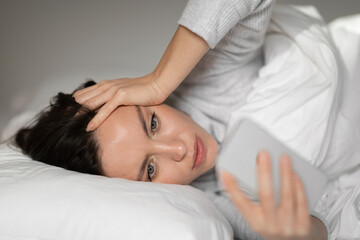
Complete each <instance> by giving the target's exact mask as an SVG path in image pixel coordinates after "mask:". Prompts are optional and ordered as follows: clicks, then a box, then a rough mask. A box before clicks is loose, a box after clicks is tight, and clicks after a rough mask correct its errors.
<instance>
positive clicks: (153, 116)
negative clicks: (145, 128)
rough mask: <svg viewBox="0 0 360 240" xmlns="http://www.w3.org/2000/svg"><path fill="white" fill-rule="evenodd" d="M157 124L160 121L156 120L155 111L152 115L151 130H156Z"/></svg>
mask: <svg viewBox="0 0 360 240" xmlns="http://www.w3.org/2000/svg"><path fill="white" fill-rule="evenodd" d="M157 126H158V122H157V120H156V115H155V113H153V115H152V116H151V126H150V129H151V132H153V131H155V130H156V128H157Z"/></svg>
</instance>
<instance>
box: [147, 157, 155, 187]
mask: <svg viewBox="0 0 360 240" xmlns="http://www.w3.org/2000/svg"><path fill="white" fill-rule="evenodd" d="M155 173H156V168H155V165H154V163H153V162H152V161H151V162H150V163H149V165H148V167H147V175H148V179H149V181H150V182H151V180H152V178H153V177H154V176H155Z"/></svg>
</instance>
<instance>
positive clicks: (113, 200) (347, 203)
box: [0, 7, 360, 240]
mask: <svg viewBox="0 0 360 240" xmlns="http://www.w3.org/2000/svg"><path fill="white" fill-rule="evenodd" d="M291 11H292V10H289V9H288V8H287V7H279V8H277V10H276V11H274V15H275V17H274V20H273V21H272V22H271V23H270V28H269V33H268V38H267V42H266V45H265V52H266V56H268V57H269V58H270V59H266V61H267V64H266V65H265V66H264V68H263V69H262V70H261V71H260V75H259V76H260V77H259V81H258V82H256V83H255V84H254V91H253V92H252V94H251V95H250V96H249V98H248V104H247V105H245V106H244V107H243V108H242V109H241V110H239V111H238V112H237V113H234V116H233V118H232V121H233V122H232V123H231V124H232V125H234V124H235V123H236V121H237V119H240V118H241V117H242V116H243V115H247V116H250V117H252V118H254V119H257V120H258V121H260V120H259V119H262V120H261V123H262V124H263V125H264V126H265V127H266V128H267V129H268V130H269V131H272V132H276V133H277V134H278V137H279V138H280V139H282V140H283V141H284V142H286V143H287V144H288V145H289V146H290V147H291V148H293V149H294V150H295V151H297V152H299V153H300V154H301V155H303V156H304V157H305V158H306V159H308V160H309V161H310V162H311V163H312V164H313V165H315V166H317V167H319V168H320V169H322V170H323V171H324V172H325V173H326V174H327V175H328V176H329V178H330V179H331V181H330V184H329V185H328V187H327V189H326V190H325V193H324V195H323V196H322V198H321V200H320V201H319V203H318V205H317V207H316V211H317V212H318V213H319V214H321V215H322V216H323V217H324V219H325V221H326V223H327V225H328V227H329V231H330V233H331V236H330V239H359V238H360V226H359V222H360V214H359V212H360V207H359V206H360V202H359V200H360V181H359V180H360V167H359V163H360V159H359V156H360V124H359V123H360V109H359V103H360V95H359V94H358V93H359V92H360V81H359V80H360V79H359V77H358V76H360V75H359V74H360V70H359V69H360V59H359V56H360V32H359V30H358V29H359V26H360V15H359V16H357V17H356V16H355V17H352V18H346V19H341V20H338V21H336V22H334V23H333V24H331V25H330V28H329V29H330V32H329V29H328V28H327V27H326V26H325V25H324V23H323V22H322V21H321V19H320V17H319V15H318V14H317V12H316V11H315V9H313V8H301V11H303V12H305V13H306V14H308V15H310V16H312V17H313V18H314V19H313V20H314V22H313V24H310V26H311V27H310V28H309V27H306V26H307V25H306V22H304V21H303V20H304V18H303V16H302V15H301V14H296V12H293V14H292V15H291V16H290V17H291V21H293V22H294V21H295V22H296V21H298V27H295V28H294V27H288V25H287V20H288V19H289V16H287V17H286V18H284V17H285V16H286V15H287V14H289V12H291ZM316 19H318V20H316ZM304 26H305V28H303V27H304ZM300 29H303V30H306V31H300ZM330 34H331V35H332V36H333V39H334V40H335V44H336V47H337V48H338V49H339V50H340V55H339V56H337V54H336V52H335V53H334V52H333V51H332V50H331V49H333V48H334V46H333V45H332V38H331V36H330ZM314 39H316V41H317V42H316V43H317V44H315V47H314V45H311V44H308V43H309V42H310V43H311V41H314ZM279 42H283V43H286V44H284V45H280V46H279V44H278V43H279ZM341 62H344V65H345V69H344V72H342V73H341V74H340V72H339V71H338V70H339V68H340V69H342V66H341V67H340V65H339V64H341ZM300 66H301V67H300ZM338 67H339V68H338ZM342 74H344V75H342ZM289 78H291V80H292V81H289ZM339 86H342V87H341V88H339ZM74 87H75V86H74ZM44 89H46V87H45V88H44ZM59 89H60V88H59ZM337 90H338V91H339V93H338V92H337ZM272 91H282V93H283V94H281V95H276V94H275V95H274V94H272ZM42 94H44V93H42ZM337 94H340V95H339V98H338V99H340V100H341V101H339V102H338V101H337V100H336V99H337V98H336V95H337ZM40 95H41V93H40ZM45 96H47V95H46V94H45ZM274 96H277V97H274ZM269 103H271V104H270V106H272V108H268V107H267V106H268V105H269ZM32 115H33V114H32V113H31V112H27V113H24V114H23V115H21V116H20V117H18V118H15V119H13V120H12V121H11V122H10V125H9V126H8V128H7V129H6V130H5V131H4V133H3V139H4V138H6V137H8V136H10V135H11V134H12V133H13V132H14V131H15V130H16V129H17V128H18V126H19V125H21V124H23V123H24V121H25V122H26V121H27V119H28V118H29V116H32ZM264 119H266V121H264ZM299 119H301V121H297V120H299ZM335 119H336V121H335ZM231 124H230V125H231ZM230 129H231V128H230ZM331 129H333V130H332V131H330V130H331ZM329 134H332V136H331V135H329ZM231 235H232V231H231V229H230V225H229V223H228V222H227V221H226V219H224V217H223V215H222V214H221V213H220V212H219V211H218V210H217V209H216V208H215V206H214V205H213V204H212V203H211V202H209V201H208V200H207V199H206V197H205V195H203V194H202V193H201V192H200V191H198V190H196V189H193V188H192V187H189V186H177V185H174V186H169V185H161V184H144V183H136V182H131V181H126V180H122V179H108V178H104V177H97V176H89V175H85V174H79V173H74V172H71V171H66V170H63V169H59V168H56V167H52V166H47V165H45V164H42V163H38V162H34V161H31V160H30V159H28V158H27V157H26V156H23V155H21V154H20V153H18V152H16V151H14V150H12V149H10V148H8V147H7V146H6V145H2V146H0V239H15V238H18V239H39V238H41V239H55V238H56V239H84V238H86V239H169V237H170V238H171V239H189V240H192V239H231Z"/></svg>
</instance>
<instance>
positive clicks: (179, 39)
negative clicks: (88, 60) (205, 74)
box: [74, 25, 209, 131]
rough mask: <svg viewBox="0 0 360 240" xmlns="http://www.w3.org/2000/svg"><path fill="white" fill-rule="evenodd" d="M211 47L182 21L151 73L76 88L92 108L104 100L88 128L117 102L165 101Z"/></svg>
mask: <svg viewBox="0 0 360 240" xmlns="http://www.w3.org/2000/svg"><path fill="white" fill-rule="evenodd" d="M208 50H209V45H208V44H207V42H206V41H205V40H204V39H202V38H201V37H200V36H198V35H196V34H195V33H193V32H192V31H190V30H189V29H187V28H185V27H183V26H181V25H179V27H178V29H177V30H176V32H175V34H174V36H173V38H172V39H171V41H170V43H169V45H168V47H167V48H166V50H165V52H164V55H163V56H162V58H161V59H160V62H159V64H158V65H157V66H156V68H155V70H154V71H153V72H152V73H150V74H148V75H146V76H144V77H141V78H133V79H129V78H122V79H116V80H110V81H103V82H100V83H99V84H96V85H94V86H91V87H88V88H85V89H82V90H79V91H77V92H75V94H74V97H75V100H76V101H77V102H78V103H80V104H84V105H85V106H86V107H88V108H90V109H96V108H98V107H100V106H102V105H103V104H104V105H103V106H102V107H101V108H100V111H99V112H98V113H97V114H96V116H95V117H94V118H93V119H92V120H91V121H90V123H89V124H88V127H87V129H86V130H87V131H91V130H95V129H96V128H97V127H98V126H99V125H100V124H101V123H102V122H103V121H104V120H105V119H106V118H107V117H108V116H109V115H110V114H111V113H112V112H113V111H114V110H115V109H116V108H117V107H118V106H121V105H142V106H149V105H157V104H160V103H162V102H163V101H165V99H166V98H167V97H168V96H169V95H170V94H171V92H172V91H174V90H175V89H176V88H177V87H178V86H179V84H180V83H181V82H182V81H183V80H184V79H185V77H186V76H187V75H188V74H189V73H190V71H191V70H192V69H193V68H194V67H195V65H196V64H197V63H198V62H199V61H200V59H201V58H202V57H203V56H204V54H205V53H206V52H207V51H208Z"/></svg>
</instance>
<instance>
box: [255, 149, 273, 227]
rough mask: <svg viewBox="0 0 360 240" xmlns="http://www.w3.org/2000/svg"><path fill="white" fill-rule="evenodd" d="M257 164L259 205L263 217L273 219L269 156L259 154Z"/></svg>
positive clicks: (262, 153) (264, 153) (263, 152)
mask: <svg viewBox="0 0 360 240" xmlns="http://www.w3.org/2000/svg"><path fill="white" fill-rule="evenodd" d="M257 163H258V166H257V171H258V181H259V183H258V185H259V198H260V204H261V206H262V209H263V211H264V213H265V216H267V217H268V218H269V219H275V210H276V203H275V196H274V187H273V179H272V171H271V162H270V156H269V154H268V153H267V152H266V151H262V152H260V153H259V154H258V156H257ZM270 221H271V220H270Z"/></svg>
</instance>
